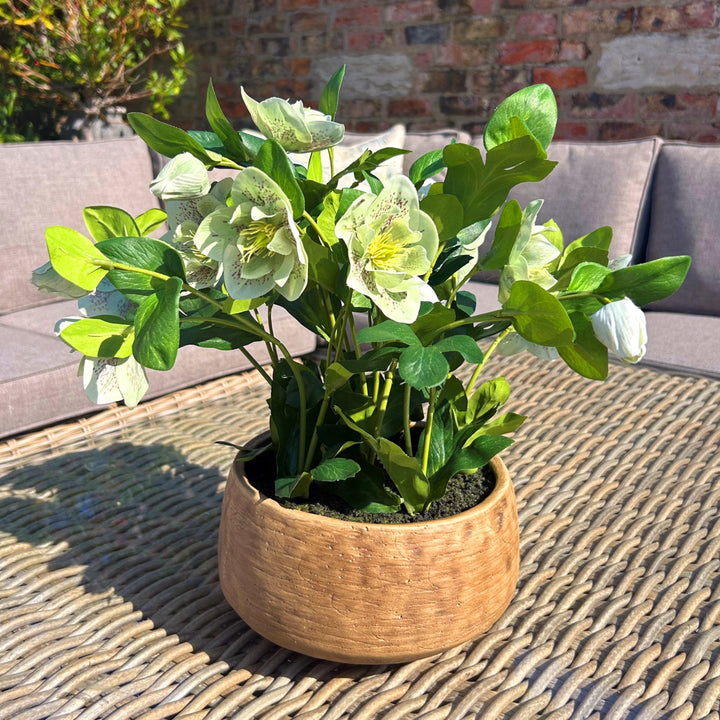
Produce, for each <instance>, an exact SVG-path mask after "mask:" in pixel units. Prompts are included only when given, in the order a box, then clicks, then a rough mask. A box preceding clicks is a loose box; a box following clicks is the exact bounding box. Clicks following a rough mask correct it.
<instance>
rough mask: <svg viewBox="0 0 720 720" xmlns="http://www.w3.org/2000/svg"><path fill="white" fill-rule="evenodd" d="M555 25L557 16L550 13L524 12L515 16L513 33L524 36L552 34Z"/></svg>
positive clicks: (556, 24)
mask: <svg viewBox="0 0 720 720" xmlns="http://www.w3.org/2000/svg"><path fill="white" fill-rule="evenodd" d="M557 26H558V20H557V16H555V15H553V14H552V13H526V14H524V15H518V16H517V17H516V18H515V34H516V35H520V36H525V37H528V36H529V37H533V36H537V35H554V34H555V33H556V32H557Z"/></svg>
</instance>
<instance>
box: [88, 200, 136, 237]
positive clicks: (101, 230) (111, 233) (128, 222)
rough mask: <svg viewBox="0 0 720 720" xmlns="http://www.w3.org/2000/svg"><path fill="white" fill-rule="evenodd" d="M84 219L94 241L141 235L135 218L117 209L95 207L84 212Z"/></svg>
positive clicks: (101, 206)
mask: <svg viewBox="0 0 720 720" xmlns="http://www.w3.org/2000/svg"><path fill="white" fill-rule="evenodd" d="M83 218H84V219H85V225H86V226H87V229H88V231H89V232H90V234H91V235H92V237H93V239H94V240H96V241H97V240H107V239H108V238H114V237H128V236H134V235H141V234H142V233H141V232H140V229H139V228H138V226H137V224H136V222H135V220H134V219H133V216H132V215H130V213H128V212H125V210H121V209H120V208H116V207H109V206H107V205H93V206H91V207H86V208H85V209H84V210H83Z"/></svg>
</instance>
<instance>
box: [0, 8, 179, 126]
mask: <svg viewBox="0 0 720 720" xmlns="http://www.w3.org/2000/svg"><path fill="white" fill-rule="evenodd" d="M186 2H187V0H104V1H101V2H99V1H97V0H95V1H93V0H3V2H2V3H0V81H2V84H3V88H4V90H5V92H4V93H3V95H4V98H3V100H2V101H0V102H2V107H1V108H0V138H2V137H3V136H4V137H5V138H6V139H13V137H14V138H15V139H17V138H18V137H19V138H20V139H33V138H32V136H33V135H34V134H39V135H40V136H41V137H46V136H47V135H48V133H52V130H50V129H49V128H47V127H46V125H47V124H48V123H50V124H57V121H58V119H59V118H60V117H61V116H63V115H65V116H67V115H68V114H71V113H80V114H81V115H82V116H83V117H84V125H85V127H88V128H89V126H90V124H91V123H92V122H93V121H94V120H96V119H97V118H102V117H103V115H104V113H105V111H106V109H107V108H110V107H113V106H124V105H127V104H128V103H131V102H134V101H144V102H145V103H146V104H147V105H148V106H149V109H150V110H151V111H152V112H153V113H156V114H159V115H161V116H163V117H166V116H167V110H166V106H167V105H168V103H169V102H170V101H171V100H172V99H173V98H174V97H175V96H177V95H178V94H179V93H180V90H181V89H182V87H183V85H184V83H185V80H186V78H187V63H188V60H189V57H188V56H187V54H186V52H185V49H184V46H183V43H182V29H183V27H184V26H183V23H182V19H181V17H180V11H181V9H182V7H183V6H184V5H185V3H186ZM33 108H36V109H37V110H38V111H39V112H38V113H37V114H36V115H37V117H35V118H34V119H30V120H28V118H27V113H28V111H31V110H32V109H33ZM21 115H24V116H25V117H22V118H21V117H19V116H21ZM27 122H29V123H30V125H27V124H26V123H27ZM28 135H30V137H28Z"/></svg>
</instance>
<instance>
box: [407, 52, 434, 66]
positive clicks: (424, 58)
mask: <svg viewBox="0 0 720 720" xmlns="http://www.w3.org/2000/svg"><path fill="white" fill-rule="evenodd" d="M412 63H413V67H416V68H427V67H431V66H433V65H434V64H435V57H434V56H433V51H432V50H423V51H422V52H419V53H416V54H415V55H413V57H412Z"/></svg>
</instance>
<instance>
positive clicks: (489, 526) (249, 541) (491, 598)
mask: <svg viewBox="0 0 720 720" xmlns="http://www.w3.org/2000/svg"><path fill="white" fill-rule="evenodd" d="M492 468H493V470H494V472H495V475H496V485H495V489H494V490H493V491H492V493H491V494H490V496H489V497H488V498H487V499H486V500H485V501H483V502H482V503H481V504H480V505H478V506H476V507H475V508H472V509H471V510H467V511H466V512H463V513H460V514H458V515H455V516H453V517H449V518H444V519H441V520H432V521H428V522H423V523H409V524H398V525H379V524H365V523H355V522H349V521H344V520H337V519H333V518H326V517H322V516H319V515H313V514H310V513H307V512H303V511H300V510H290V509H286V508H283V507H282V506H281V505H279V504H278V503H277V502H275V501H274V500H272V499H269V498H267V497H265V496H264V495H262V494H261V493H259V492H258V491H257V490H256V489H255V488H253V487H252V486H251V485H250V484H249V483H248V481H247V479H246V478H245V475H244V467H243V463H242V462H240V461H236V462H235V464H234V465H233V467H232V469H231V471H230V476H229V478H228V483H227V487H226V489H225V497H224V499H223V508H222V520H221V523H220V540H219V563H220V584H221V587H222V590H223V593H224V594H225V597H226V598H227V600H228V602H229V603H230V605H232V607H233V608H234V609H235V610H236V612H237V613H238V614H239V615H240V617H241V618H242V619H243V620H244V621H245V622H246V623H247V624H248V625H249V626H250V627H251V628H253V629H254V630H255V631H256V632H258V633H259V634H260V635H262V636H264V637H266V638H267V639H269V640H272V641H273V642H275V643H277V644H278V645H281V646H283V647H285V648H289V649H291V650H295V651H298V652H301V653H304V654H306V655H311V656H313V657H318V658H323V659H326V660H334V661H340V662H349V663H397V662H405V661H409V660H414V659H417V658H421V657H426V656H428V655H433V654H435V653H439V652H442V651H443V650H447V649H449V648H451V647H455V646H456V645H459V644H461V643H464V642H467V641H469V640H472V639H474V638H476V637H478V636H479V635H480V634H482V633H483V632H484V631H485V630H487V629H488V628H489V627H490V626H491V625H492V624H493V623H494V622H495V621H496V620H497V619H498V617H500V615H501V614H502V613H503V611H504V610H505V608H506V607H507V606H508V604H509V603H510V600H511V598H512V596H513V592H514V590H515V585H516V583H517V578H518V564H519V554H518V543H519V537H518V519H517V508H516V504H515V494H514V492H513V488H512V483H511V482H510V476H509V474H508V472H507V469H506V468H505V465H504V464H503V462H502V461H501V460H500V459H498V458H496V459H494V460H493V461H492Z"/></svg>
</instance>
